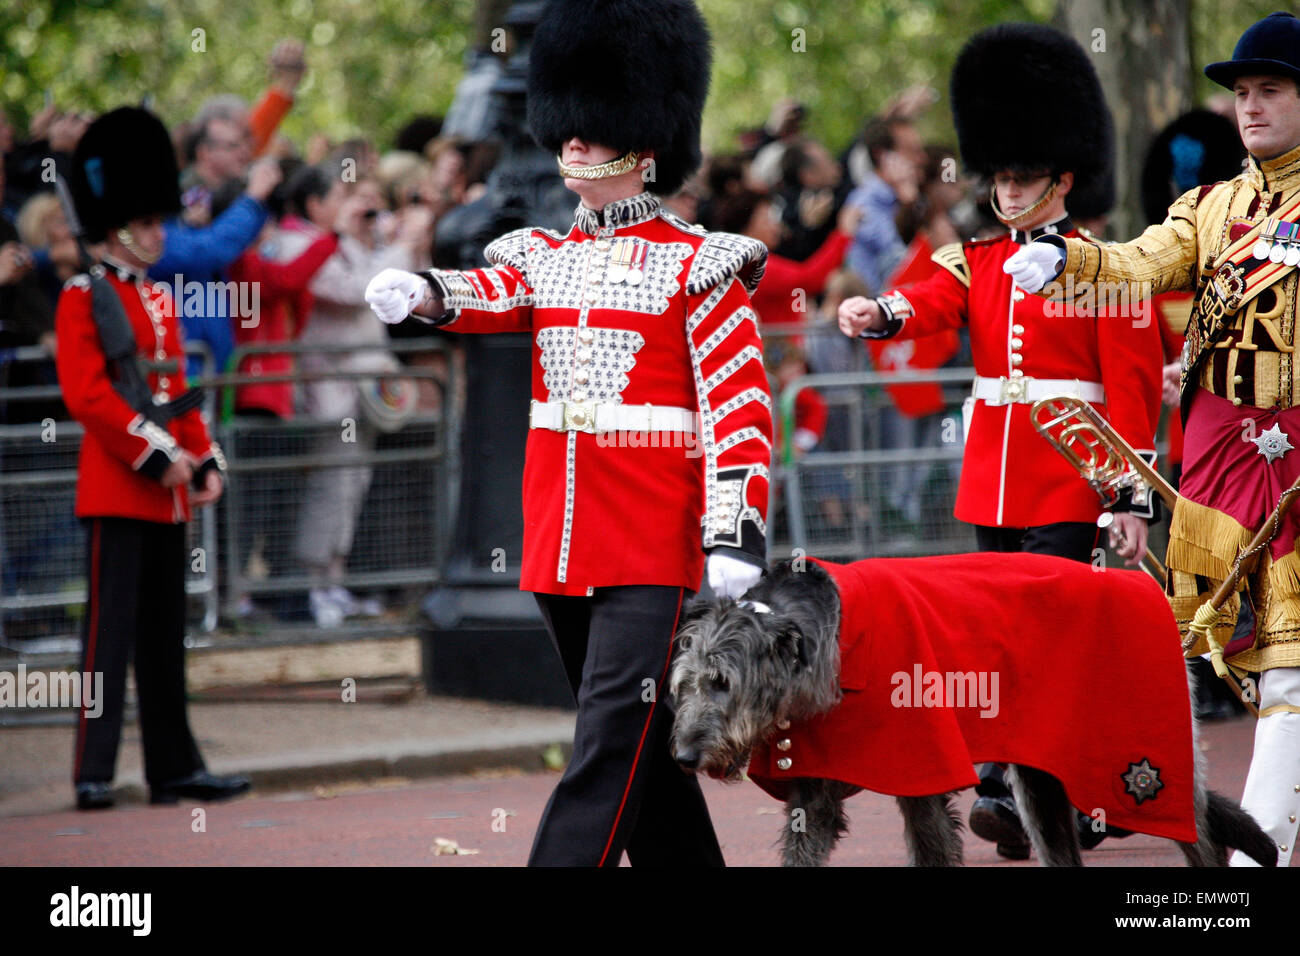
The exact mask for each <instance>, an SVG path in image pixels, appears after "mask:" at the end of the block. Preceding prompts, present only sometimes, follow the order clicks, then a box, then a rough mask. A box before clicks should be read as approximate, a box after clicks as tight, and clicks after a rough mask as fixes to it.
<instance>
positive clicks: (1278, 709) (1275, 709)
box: [1259, 704, 1300, 720]
mask: <svg viewBox="0 0 1300 956" xmlns="http://www.w3.org/2000/svg"><path fill="white" fill-rule="evenodd" d="M1273 714H1300V707H1297V706H1296V705H1295V704H1274V705H1273V706H1272V707H1265V708H1264V709H1263V710H1261V711H1260V712H1259V719H1260V720H1263V719H1264V718H1265V717H1271V716H1272V715H1273Z"/></svg>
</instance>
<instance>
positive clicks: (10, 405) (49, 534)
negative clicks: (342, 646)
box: [0, 338, 460, 656]
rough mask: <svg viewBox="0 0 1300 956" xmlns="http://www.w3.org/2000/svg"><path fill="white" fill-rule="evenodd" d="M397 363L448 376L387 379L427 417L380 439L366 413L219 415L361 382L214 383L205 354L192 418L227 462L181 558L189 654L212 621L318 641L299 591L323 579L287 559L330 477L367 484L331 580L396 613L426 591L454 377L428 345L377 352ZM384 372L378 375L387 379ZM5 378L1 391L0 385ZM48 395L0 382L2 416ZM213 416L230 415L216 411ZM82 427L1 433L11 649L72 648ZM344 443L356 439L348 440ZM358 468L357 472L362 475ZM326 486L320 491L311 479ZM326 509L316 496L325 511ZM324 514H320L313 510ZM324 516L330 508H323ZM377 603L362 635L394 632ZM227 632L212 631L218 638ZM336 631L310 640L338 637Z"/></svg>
mask: <svg viewBox="0 0 1300 956" xmlns="http://www.w3.org/2000/svg"><path fill="white" fill-rule="evenodd" d="M381 348H382V349H383V350H384V351H385V352H388V353H394V354H398V355H401V354H405V353H411V354H420V355H425V356H430V355H440V356H442V359H443V360H444V361H445V368H444V369H434V368H429V367H422V366H409V365H408V366H404V367H402V369H401V371H400V372H398V373H395V374H394V375H393V376H391V377H397V378H404V379H411V380H415V381H417V382H419V383H421V385H420V387H421V388H422V389H425V390H427V389H428V388H430V387H432V388H433V389H434V390H435V391H434V392H433V393H428V392H427V391H426V393H425V395H426V397H429V396H430V395H433V396H435V397H436V401H434V402H429V403H426V404H433V405H436V406H437V408H436V410H433V409H430V408H422V409H421V410H419V411H417V412H416V414H415V415H414V416H413V417H411V418H410V419H409V420H408V421H406V422H405V423H404V424H403V425H402V427H401V428H400V429H398V430H395V431H392V432H389V433H379V432H377V431H376V430H375V429H374V428H372V427H371V426H370V425H369V424H368V423H367V422H366V421H364V420H362V415H361V414H358V415H357V420H356V421H354V422H353V423H351V425H345V423H343V422H338V421H315V420H312V419H309V418H305V417H302V416H297V417H294V418H291V419H288V420H283V421H281V420H278V419H274V418H253V417H248V416H242V415H238V414H233V415H232V414H228V412H229V406H230V405H232V404H233V403H231V402H229V400H228V396H229V395H230V394H231V393H232V391H233V390H234V389H235V388H236V387H237V386H239V385H246V384H252V383H255V382H272V381H286V382H291V383H293V385H294V386H295V388H297V387H301V386H303V385H304V384H306V383H310V382H319V381H323V380H326V379H337V380H342V381H364V380H367V379H373V378H375V374H374V373H373V372H371V373H367V372H364V371H357V372H353V371H341V370H330V369H323V370H322V369H318V370H316V371H311V372H304V371H295V372H293V373H291V374H289V373H286V374H283V375H274V376H272V375H240V374H236V373H233V372H232V373H230V374H224V375H214V374H212V361H211V356H210V353H208V352H207V350H206V349H205V348H203V347H202V346H201V344H197V343H196V347H195V348H193V349H191V350H190V351H191V352H192V353H193V354H195V355H198V356H199V357H200V358H201V359H202V366H201V374H200V376H199V377H198V378H197V379H196V380H195V382H194V384H198V385H202V386H205V387H206V388H207V391H206V394H205V401H204V408H205V413H206V416H207V419H208V422H209V428H210V429H211V431H212V433H213V435H214V437H215V438H216V439H217V440H218V441H219V442H220V443H221V445H222V448H223V449H224V451H225V453H226V457H227V461H228V466H229V474H228V480H227V484H226V489H225V493H224V494H223V496H222V499H221V502H220V503H219V504H218V506H217V507H216V508H203V509H198V510H196V512H195V516H194V520H192V521H191V522H190V526H189V544H190V554H191V559H192V560H191V562H190V566H189V570H188V572H187V580H186V590H187V592H188V594H189V595H190V600H191V605H190V612H191V613H190V615H189V623H188V627H187V631H188V636H187V639H186V640H187V643H189V644H191V645H194V644H202V643H208V642H210V641H211V640H212V637H213V632H214V630H216V629H217V628H218V625H219V622H220V623H221V624H223V625H231V626H232V628H233V631H234V632H235V633H236V634H243V635H248V634H251V635H252V638H251V639H250V640H251V642H252V643H256V644H265V643H268V642H269V643H273V642H275V641H276V640H279V639H281V638H282V637H284V638H285V639H288V637H289V636H291V635H293V634H294V633H295V632H298V633H299V637H300V636H301V633H300V632H302V631H311V632H315V631H316V628H315V624H314V623H313V621H312V620H311V618H310V615H309V613H308V610H309V609H308V607H307V599H306V594H307V592H308V590H309V589H310V588H311V587H313V586H314V585H315V584H317V583H319V582H318V581H316V580H315V579H313V578H312V577H310V576H309V575H308V574H307V573H306V572H305V571H304V570H303V568H302V566H301V563H300V562H298V561H297V559H296V557H295V554H294V552H295V548H294V541H295V538H296V537H297V535H298V534H299V529H298V527H297V523H298V515H299V513H300V511H301V501H302V495H303V494H304V492H305V490H306V489H307V488H309V487H311V486H312V485H313V482H314V483H315V485H316V486H318V487H322V488H324V489H325V493H326V495H328V492H329V486H332V485H334V484H336V483H337V482H335V481H333V480H331V479H332V478H335V477H341V476H351V477H352V478H353V479H354V480H359V481H361V482H362V484H363V485H364V494H363V495H362V496H361V500H362V502H363V503H362V505H361V506H360V514H359V516H358V518H357V520H356V523H355V530H354V533H353V537H352V540H351V542H350V548H348V555H347V564H346V574H345V577H344V578H343V580H342V582H341V583H342V585H343V586H345V587H347V588H349V589H355V590H357V591H359V592H362V593H369V594H373V595H376V596H379V597H380V598H381V599H384V600H388V599H391V598H392V597H393V596H394V595H396V596H397V600H396V602H394V604H395V605H400V602H401V600H402V598H403V596H404V595H405V594H406V593H407V592H408V591H414V590H418V592H419V594H420V595H422V594H423V593H424V592H425V591H427V589H428V587H429V586H430V585H431V584H433V583H434V581H435V579H436V574H437V568H438V567H439V566H440V565H441V563H442V558H443V556H444V553H445V550H446V548H447V547H448V544H449V540H450V535H451V527H452V519H453V512H454V504H455V493H456V489H455V483H456V471H457V461H456V454H457V449H458V447H459V440H458V439H459V436H458V430H459V424H458V423H459V420H460V415H459V412H458V398H457V396H458V394H459V391H458V388H457V384H456V382H457V374H458V372H457V366H456V362H455V361H454V360H453V357H452V350H450V349H449V348H448V347H447V345H446V344H445V343H444V342H443V341H442V340H438V339H431V338H425V339H408V340H395V341H392V342H389V343H385V344H384V345H383V346H381ZM361 351H364V349H361V348H359V347H356V346H337V347H334V346H329V347H325V346H322V347H312V346H304V345H301V344H299V343H279V344H273V345H257V346H252V345H250V346H245V347H242V348H240V349H237V350H236V352H235V353H234V355H233V356H232V358H231V362H230V365H229V368H231V369H237V368H238V367H239V363H240V362H241V361H242V360H243V359H244V358H246V357H250V356H255V355H257V354H261V353H273V354H293V355H298V356H302V355H305V354H307V353H315V354H319V355H329V354H348V355H352V354H356V353H358V352H361ZM0 358H3V360H5V361H7V362H9V363H22V362H48V361H49V355H48V354H47V353H46V352H45V351H44V349H41V348H39V347H37V348H29V349H17V350H9V351H7V352H6V353H5V354H4V355H3V356H0ZM380 377H384V378H386V377H390V376H388V375H387V374H384V375H381V376H380ZM5 381H7V380H5ZM59 394H60V393H59V388H58V386H57V384H53V385H38V386H26V387H22V388H10V387H7V386H5V387H0V408H4V409H7V410H10V411H9V414H8V415H7V417H6V420H8V419H9V418H13V417H21V413H20V412H19V411H18V410H19V409H20V408H21V406H22V405H24V404H26V403H30V402H35V401H41V402H47V403H48V402H51V401H55V402H56V401H57V399H58V398H59ZM223 410H224V411H225V412H226V413H224V414H223ZM82 434H83V429H82V428H81V426H80V425H79V424H77V423H76V422H73V421H71V420H67V419H66V418H63V419H62V420H56V419H53V418H46V419H42V420H38V421H34V422H29V423H24V424H0V572H2V573H0V648H3V649H4V650H6V651H16V652H19V653H23V654H42V653H47V652H48V653H53V654H58V655H63V656H66V655H68V654H70V653H72V652H74V651H76V650H77V649H78V648H79V638H78V633H79V629H80V626H81V618H82V615H83V611H84V604H85V586H86V585H85V580H84V575H85V543H84V542H85V533H84V530H83V528H82V526H81V523H80V522H78V521H77V520H76V519H75V517H74V515H73V509H74V499H75V488H76V482H77V458H78V451H79V449H80V443H81V437H82ZM353 436H355V437H356V438H357V439H358V440H356V441H349V438H351V437H353ZM360 473H364V475H362V474H360ZM322 479H324V480H322ZM326 503H328V501H327V502H326ZM321 513H322V510H321V509H320V508H318V509H317V514H321ZM323 513H324V514H325V516H326V517H328V516H329V511H328V508H326V509H324V512H323ZM245 596H248V597H250V598H251V599H252V600H253V601H254V602H257V603H259V604H260V607H259V608H258V611H259V613H258V614H257V616H256V626H255V627H251V628H250V627H247V626H244V625H245V624H247V622H245V621H242V620H241V618H240V617H239V611H240V609H241V606H246V604H247V602H245V601H243V600H242V599H243V598H244V597H245ZM393 610H394V608H393V607H390V608H389V613H386V614H385V616H384V619H382V620H379V621H370V622H367V624H366V627H365V630H366V633H378V632H383V631H384V630H392V629H396V628H400V627H405V626H406V625H405V622H404V621H398V620H397V617H398V616H399V615H396V614H394V613H392V612H393ZM223 629H224V628H223ZM350 633H352V630H351V629H349V628H347V627H344V628H340V629H339V630H337V631H334V632H321V633H320V634H318V635H317V637H321V638H324V639H329V638H330V637H332V636H335V635H337V636H346V635H349V634H350Z"/></svg>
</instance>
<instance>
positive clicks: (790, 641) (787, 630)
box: [773, 618, 808, 668]
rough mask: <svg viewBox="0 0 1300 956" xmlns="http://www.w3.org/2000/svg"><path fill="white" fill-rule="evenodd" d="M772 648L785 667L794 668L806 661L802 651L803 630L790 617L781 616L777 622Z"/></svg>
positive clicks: (804, 663)
mask: <svg viewBox="0 0 1300 956" xmlns="http://www.w3.org/2000/svg"><path fill="white" fill-rule="evenodd" d="M773 650H775V651H776V656H777V657H778V658H779V659H780V660H781V661H782V662H783V663H784V664H785V665H786V666H787V667H790V668H794V667H798V666H800V665H806V664H807V663H808V657H807V655H806V653H805V651H804V639H803V631H802V630H800V628H799V625H798V624H796V623H795V622H794V621H793V620H792V619H791V618H782V619H781V620H780V622H778V624H777V627H776V633H775V638H774V646H773Z"/></svg>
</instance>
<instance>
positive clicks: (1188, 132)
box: [1142, 110, 1246, 222]
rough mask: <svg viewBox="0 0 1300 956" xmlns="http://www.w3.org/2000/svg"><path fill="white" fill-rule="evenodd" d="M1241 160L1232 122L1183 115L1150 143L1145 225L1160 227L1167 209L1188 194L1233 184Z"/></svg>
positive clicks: (1243, 153) (1242, 151) (1241, 149)
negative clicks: (1211, 185) (1219, 184)
mask: <svg viewBox="0 0 1300 956" xmlns="http://www.w3.org/2000/svg"><path fill="white" fill-rule="evenodd" d="M1245 158H1246V148H1245V147H1244V146H1243V145H1242V144H1241V137H1239V136H1238V135H1237V127H1236V125H1235V124H1234V123H1233V122H1232V120H1230V119H1228V118H1227V117H1225V116H1220V115H1219V114H1218V113H1211V112H1210V111H1209V110H1192V111H1191V112H1189V113H1184V114H1183V115H1182V116H1180V117H1178V119H1176V120H1174V121H1173V122H1172V123H1170V124H1169V125H1168V126H1166V127H1165V128H1164V129H1163V130H1161V131H1160V134H1159V135H1158V136H1156V138H1155V139H1154V140H1152V142H1151V148H1150V149H1149V150H1148V151H1147V158H1146V161H1145V162H1144V163H1143V164H1142V212H1143V213H1144V214H1145V215H1146V217H1147V222H1164V219H1165V214H1166V213H1167V212H1168V211H1169V205H1170V204H1171V203H1172V202H1173V201H1174V200H1175V199H1177V198H1178V197H1179V196H1181V195H1182V194H1183V193H1185V192H1187V190H1189V189H1195V188H1196V187H1197V186H1205V185H1208V184H1209V183H1217V182H1221V181H1223V180H1225V179H1232V178H1233V177H1234V176H1236V175H1237V174H1238V173H1240V172H1241V164H1242V161H1243V160H1244V159H1245Z"/></svg>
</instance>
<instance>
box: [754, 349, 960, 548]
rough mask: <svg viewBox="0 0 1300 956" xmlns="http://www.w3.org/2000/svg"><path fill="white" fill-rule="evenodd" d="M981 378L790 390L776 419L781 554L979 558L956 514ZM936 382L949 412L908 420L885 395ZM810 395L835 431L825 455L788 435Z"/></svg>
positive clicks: (869, 378)
mask: <svg viewBox="0 0 1300 956" xmlns="http://www.w3.org/2000/svg"><path fill="white" fill-rule="evenodd" d="M765 337H766V336H765ZM973 377H974V370H973V369H969V368H946V369H938V370H934V371H927V372H908V373H897V372H865V371H864V372H845V373H835V374H809V375H803V376H800V377H799V378H797V379H795V380H794V381H792V382H790V383H789V384H788V385H787V386H786V387H785V388H784V389H781V390H780V393H779V395H778V396H777V402H776V408H775V409H774V414H775V417H776V419H777V424H778V433H779V434H782V435H783V436H786V438H787V440H786V441H784V442H781V443H779V445H778V448H777V449H776V450H775V453H774V456H773V481H772V499H771V504H770V507H769V515H770V518H769V522H768V524H769V531H770V534H771V538H770V540H771V542H772V544H771V549H770V550H771V554H772V556H773V557H774V558H775V557H784V556H788V555H790V554H792V553H794V552H795V549H799V551H800V552H801V553H804V554H810V555H813V556H816V557H825V558H828V559H834V560H858V559H861V558H867V557H893V556H900V557H901V556H917V555H930V554H949V553H955V552H962V551H971V550H974V547H975V533H974V530H973V529H972V527H971V526H970V525H967V524H963V523H962V522H959V521H957V520H956V519H955V518H954V517H953V516H952V508H953V502H954V500H955V497H956V489H957V480H958V477H959V474H960V468H961V458H962V452H963V447H964V445H963V435H962V426H961V402H962V399H963V398H964V397H965V396H966V395H967V394H969V392H970V383H971V380H972V379H973ZM927 383H934V384H938V385H940V386H941V387H942V389H943V396H944V403H945V409H944V410H943V411H942V412H938V413H936V414H934V415H930V416H927V417H925V418H923V419H907V418H905V417H904V416H902V415H901V414H900V413H899V412H898V411H897V409H896V408H895V406H894V404H893V401H892V399H891V398H890V396H889V394H888V393H887V392H886V391H885V386H887V385H896V384H927ZM805 388H814V389H816V390H817V391H818V392H819V394H821V396H822V398H823V400H824V401H825V402H826V404H827V406H828V410H829V412H830V424H829V425H828V430H827V435H826V437H825V438H824V439H823V441H822V442H821V443H820V444H819V445H818V446H817V448H815V449H814V450H813V451H811V452H808V453H806V454H799V453H797V452H796V451H795V450H794V449H793V447H792V444H791V443H790V442H789V441H788V436H790V435H791V434H792V432H793V430H794V406H795V398H796V396H797V395H798V393H799V392H800V391H802V390H803V389H805ZM774 394H775V393H774ZM837 413H838V419H839V420H838V421H836V418H837Z"/></svg>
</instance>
